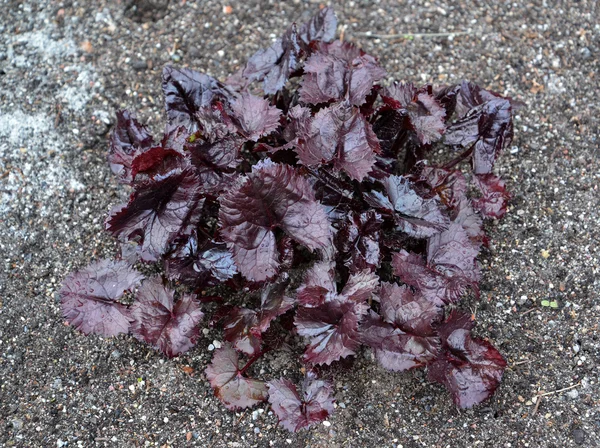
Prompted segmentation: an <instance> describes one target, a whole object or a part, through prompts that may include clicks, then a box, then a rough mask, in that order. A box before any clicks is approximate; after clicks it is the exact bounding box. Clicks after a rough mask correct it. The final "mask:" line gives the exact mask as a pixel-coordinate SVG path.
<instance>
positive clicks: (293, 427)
mask: <svg viewBox="0 0 600 448" xmlns="http://www.w3.org/2000/svg"><path fill="white" fill-rule="evenodd" d="M267 386H268V387H269V403H271V407H272V409H273V412H275V415H277V418H279V423H280V424H281V426H283V427H284V428H285V429H287V430H288V431H291V432H296V431H298V430H300V429H303V428H308V427H310V426H312V425H316V424H317V423H320V422H322V421H323V420H325V419H326V418H327V417H328V416H329V415H330V414H332V413H333V402H334V399H333V397H332V396H331V394H332V392H333V386H332V384H331V383H329V382H326V381H322V380H317V379H316V378H315V377H314V376H312V375H308V376H307V378H306V379H305V381H304V384H303V391H302V397H301V396H300V394H298V390H297V389H296V386H295V385H294V384H293V383H292V382H291V381H289V380H287V379H285V378H281V379H279V380H272V381H269V382H268V383H267Z"/></svg>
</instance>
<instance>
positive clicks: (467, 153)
mask: <svg viewBox="0 0 600 448" xmlns="http://www.w3.org/2000/svg"><path fill="white" fill-rule="evenodd" d="M475 143H477V142H475ZM475 143H473V144H472V145H471V146H470V147H469V149H467V150H466V151H464V152H463V153H462V154H460V155H459V156H458V157H456V158H455V159H453V160H450V161H449V162H448V163H446V164H445V165H444V166H442V168H443V169H445V170H449V169H452V168H454V166H455V165H458V164H459V163H460V162H462V161H463V160H465V159H466V158H468V157H469V156H470V155H471V154H473V150H474V149H475Z"/></svg>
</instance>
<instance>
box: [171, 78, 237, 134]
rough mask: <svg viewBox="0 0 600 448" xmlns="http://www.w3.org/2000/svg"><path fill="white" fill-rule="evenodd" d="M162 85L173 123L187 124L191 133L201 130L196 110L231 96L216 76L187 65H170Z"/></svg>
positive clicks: (185, 125)
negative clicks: (178, 66)
mask: <svg viewBox="0 0 600 448" xmlns="http://www.w3.org/2000/svg"><path fill="white" fill-rule="evenodd" d="M162 88H163V93H164V95H165V108H166V110H167V116H168V118H169V123H170V124H171V126H175V127H177V126H184V127H185V128H186V129H187V130H188V131H189V132H190V133H193V132H196V131H197V130H198V120H197V118H196V114H197V113H198V111H199V110H200V109H201V108H204V107H209V106H210V105H211V103H212V101H213V99H215V98H221V97H231V95H230V94H229V93H228V92H227V91H226V90H225V87H224V86H223V85H222V84H221V83H219V81H217V80H216V79H214V78H213V77H211V76H208V75H206V74H204V73H199V72H196V71H193V70H190V69H187V68H181V69H178V68H175V67H170V66H166V67H165V68H164V69H163V75H162Z"/></svg>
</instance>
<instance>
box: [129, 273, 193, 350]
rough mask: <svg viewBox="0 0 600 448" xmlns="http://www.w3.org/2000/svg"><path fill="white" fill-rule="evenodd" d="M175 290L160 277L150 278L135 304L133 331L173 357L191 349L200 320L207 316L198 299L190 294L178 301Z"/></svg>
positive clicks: (143, 286) (141, 288)
mask: <svg viewBox="0 0 600 448" xmlns="http://www.w3.org/2000/svg"><path fill="white" fill-rule="evenodd" d="M173 295H174V291H173V290H171V289H168V288H166V287H165V286H163V284H162V281H161V279H160V278H159V277H154V278H152V279H148V280H146V281H145V282H144V283H143V284H142V286H141V287H140V289H139V290H138V292H137V294H136V296H135V302H134V304H133V306H132V307H131V317H132V318H133V323H132V325H131V332H132V333H133V335H134V336H135V337H136V338H137V339H139V340H140V341H143V342H146V343H148V344H150V345H151V346H152V347H154V348H155V349H156V350H159V351H161V352H162V353H164V354H165V355H166V356H168V357H169V358H173V357H174V356H178V355H180V354H182V353H184V352H187V351H188V350H189V349H190V348H192V347H193V346H194V345H196V341H197V340H198V335H199V328H198V326H197V325H198V323H199V322H200V321H201V320H202V318H203V317H204V313H203V312H202V311H201V310H200V307H199V305H198V304H197V302H196V301H195V300H194V299H193V298H192V296H190V295H188V294H186V295H183V296H182V297H181V299H179V300H178V301H177V302H174V299H173Z"/></svg>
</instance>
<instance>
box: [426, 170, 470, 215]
mask: <svg viewBox="0 0 600 448" xmlns="http://www.w3.org/2000/svg"><path fill="white" fill-rule="evenodd" d="M419 179H420V180H421V181H424V182H426V183H427V185H428V186H429V188H431V189H432V190H433V191H434V192H435V193H437V195H438V196H439V197H440V199H441V200H442V203H443V204H444V205H446V206H447V207H449V208H457V207H458V205H459V203H460V202H461V200H463V199H465V198H466V197H467V181H466V179H465V176H464V175H463V174H462V173H461V172H460V171H457V170H446V169H444V168H438V167H431V166H425V167H423V169H422V171H421V173H420V177H419Z"/></svg>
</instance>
